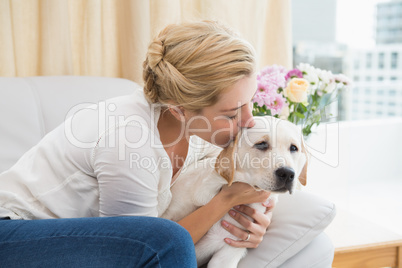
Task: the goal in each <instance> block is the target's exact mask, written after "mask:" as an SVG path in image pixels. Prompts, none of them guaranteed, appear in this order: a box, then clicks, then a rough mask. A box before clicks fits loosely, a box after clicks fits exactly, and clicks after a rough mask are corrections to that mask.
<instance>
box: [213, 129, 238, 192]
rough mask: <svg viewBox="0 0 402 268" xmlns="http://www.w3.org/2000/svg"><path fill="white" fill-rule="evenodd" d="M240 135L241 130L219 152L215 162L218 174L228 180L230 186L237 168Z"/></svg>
mask: <svg viewBox="0 0 402 268" xmlns="http://www.w3.org/2000/svg"><path fill="white" fill-rule="evenodd" d="M240 135H241V131H239V133H238V134H237V135H236V137H235V139H234V141H232V142H231V143H230V144H229V146H228V147H226V148H225V149H223V150H222V151H221V152H220V153H219V155H218V157H217V158H216V162H215V170H216V172H218V174H219V175H221V176H222V177H223V178H224V179H225V180H226V181H227V182H228V185H229V186H230V185H232V183H233V177H234V173H235V170H236V148H237V144H238V142H239V139H240Z"/></svg>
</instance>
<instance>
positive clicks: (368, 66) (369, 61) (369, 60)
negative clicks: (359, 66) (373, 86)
mask: <svg viewBox="0 0 402 268" xmlns="http://www.w3.org/2000/svg"><path fill="white" fill-rule="evenodd" d="M371 58H372V54H371V53H367V54H366V68H367V69H370V68H371Z"/></svg>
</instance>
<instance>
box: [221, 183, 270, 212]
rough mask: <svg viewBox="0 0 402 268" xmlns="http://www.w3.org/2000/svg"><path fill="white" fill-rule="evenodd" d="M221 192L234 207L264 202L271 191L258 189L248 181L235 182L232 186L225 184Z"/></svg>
mask: <svg viewBox="0 0 402 268" xmlns="http://www.w3.org/2000/svg"><path fill="white" fill-rule="evenodd" d="M219 194H220V195H222V196H223V198H224V199H225V200H226V202H229V203H230V204H231V206H230V207H234V206H237V205H241V204H251V203H263V202H265V201H266V200H267V199H268V197H269V195H270V192H267V191H264V190H257V189H256V188H254V187H253V186H251V185H249V184H247V183H242V182H235V183H233V184H232V185H231V186H227V185H225V186H223V187H222V190H221V191H220V192H219Z"/></svg>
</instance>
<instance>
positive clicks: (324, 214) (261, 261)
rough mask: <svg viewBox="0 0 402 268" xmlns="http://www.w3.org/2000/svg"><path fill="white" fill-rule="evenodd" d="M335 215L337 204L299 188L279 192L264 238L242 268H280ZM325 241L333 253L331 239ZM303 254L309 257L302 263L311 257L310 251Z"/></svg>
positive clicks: (319, 232) (307, 243)
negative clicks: (301, 190) (291, 193)
mask: <svg viewBox="0 0 402 268" xmlns="http://www.w3.org/2000/svg"><path fill="white" fill-rule="evenodd" d="M335 215H336V209H335V205H334V204H333V203H331V202H330V201H327V200H326V199H323V198H321V197H318V196H316V195H314V194H311V193H306V192H299V191H297V192H295V193H294V194H293V195H288V194H283V195H280V197H279V202H278V204H277V205H276V207H275V209H274V212H273V217H272V223H271V225H270V226H269V228H268V231H267V233H266V237H265V239H264V240H263V242H262V243H261V244H260V245H259V247H258V248H256V249H250V250H249V253H248V254H247V256H246V257H245V258H244V259H243V260H242V261H241V262H240V264H239V267H244V268H246V267H279V266H280V265H282V264H284V263H285V262H286V261H287V260H289V259H290V258H292V257H293V256H295V255H296V254H297V253H298V252H300V251H301V250H303V249H304V248H305V247H306V246H307V245H309V244H310V243H311V242H312V241H313V240H314V239H315V238H316V237H317V236H319V235H320V234H321V233H322V232H323V231H324V229H325V228H326V227H327V226H328V225H329V224H330V223H331V221H332V220H333V219H334V217H335ZM322 241H324V242H323V244H322V245H323V247H326V248H327V249H329V250H330V251H332V254H333V246H332V244H331V243H328V241H329V242H330V240H328V239H326V240H325V239H323V240H322ZM325 241H327V242H325ZM319 254H321V253H319V252H317V258H319V257H320V256H318V255H319ZM304 257H305V258H307V259H305V260H303V261H301V263H303V262H304V263H305V262H308V261H309V260H311V255H308V254H307V255H303V256H301V255H300V256H299V257H298V258H304ZM299 267H301V266H299Z"/></svg>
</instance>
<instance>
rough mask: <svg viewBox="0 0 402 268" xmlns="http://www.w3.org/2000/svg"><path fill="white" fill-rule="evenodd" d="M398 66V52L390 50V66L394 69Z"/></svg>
mask: <svg viewBox="0 0 402 268" xmlns="http://www.w3.org/2000/svg"><path fill="white" fill-rule="evenodd" d="M397 67H398V53H397V52H392V53H391V68H392V69H396V68H397Z"/></svg>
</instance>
